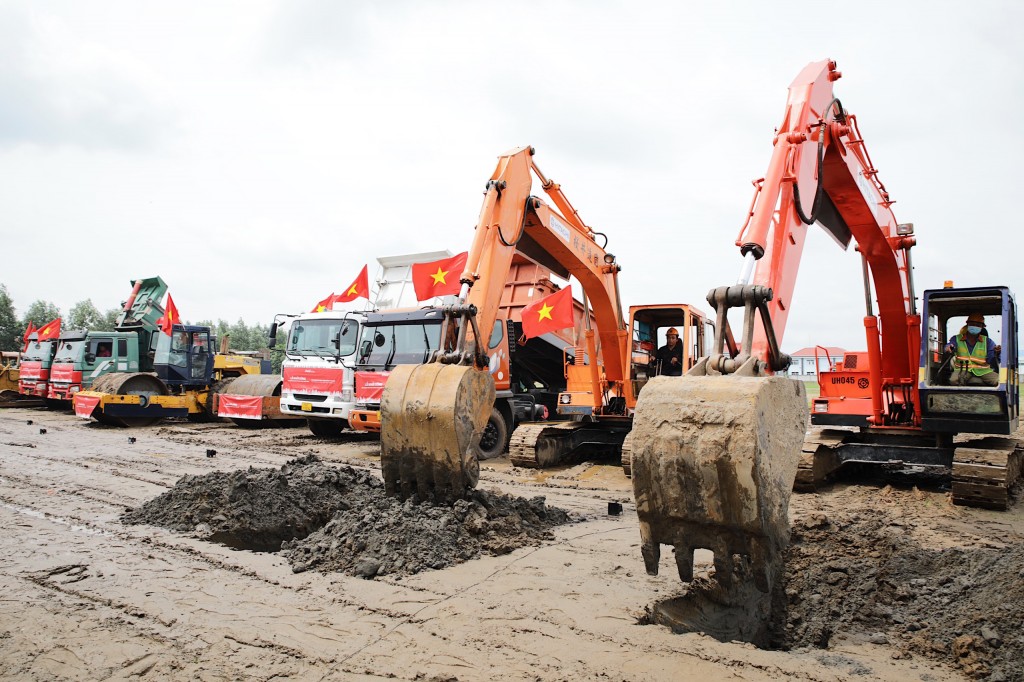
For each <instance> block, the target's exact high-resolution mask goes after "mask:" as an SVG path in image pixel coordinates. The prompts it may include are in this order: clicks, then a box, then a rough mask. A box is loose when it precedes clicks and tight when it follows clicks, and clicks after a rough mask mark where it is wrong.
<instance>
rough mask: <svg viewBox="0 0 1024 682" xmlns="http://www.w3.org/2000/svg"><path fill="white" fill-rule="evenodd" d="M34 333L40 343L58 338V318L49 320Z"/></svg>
mask: <svg viewBox="0 0 1024 682" xmlns="http://www.w3.org/2000/svg"><path fill="white" fill-rule="evenodd" d="M36 331H37V332H38V333H39V337H38V338H39V340H40V341H46V340H47V339H56V338H60V318H59V317H58V318H57V319H55V320H50V321H49V322H47V323H46V324H44V325H43V326H42V327H40V328H39V329H37V330H36Z"/></svg>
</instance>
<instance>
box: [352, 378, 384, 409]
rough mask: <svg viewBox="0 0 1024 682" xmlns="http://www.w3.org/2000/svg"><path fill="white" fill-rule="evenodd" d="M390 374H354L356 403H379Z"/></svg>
mask: <svg viewBox="0 0 1024 682" xmlns="http://www.w3.org/2000/svg"><path fill="white" fill-rule="evenodd" d="M390 374H391V372H356V401H357V402H360V403H379V402H380V397H381V395H383V394H384V384H386V383H387V382H388V375H390Z"/></svg>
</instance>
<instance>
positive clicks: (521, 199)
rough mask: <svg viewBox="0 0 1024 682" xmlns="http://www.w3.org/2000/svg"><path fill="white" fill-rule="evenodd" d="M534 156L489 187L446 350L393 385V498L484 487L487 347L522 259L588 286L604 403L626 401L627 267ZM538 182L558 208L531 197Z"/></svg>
mask: <svg viewBox="0 0 1024 682" xmlns="http://www.w3.org/2000/svg"><path fill="white" fill-rule="evenodd" d="M533 155H534V150H533V148H531V147H521V148H518V149H514V150H512V151H510V152H508V153H506V154H504V155H502V156H501V157H500V158H499V160H498V165H497V168H496V169H495V171H494V173H493V174H492V175H491V178H490V179H489V180H488V181H487V184H486V187H485V190H484V201H483V206H482V208H481V210H480V216H479V219H478V221H477V225H476V230H475V232H474V235H473V242H472V245H471V246H470V249H469V252H468V257H467V259H466V269H465V271H464V272H463V273H462V275H461V277H460V281H461V284H462V286H461V290H460V293H459V298H458V301H457V302H456V303H455V304H454V305H450V306H446V307H445V309H444V314H445V320H444V323H443V326H442V332H441V338H442V339H444V340H445V345H444V347H443V348H442V349H441V350H439V351H438V352H437V353H435V354H434V357H433V358H432V359H431V362H429V363H426V364H423V365H404V366H403V365H400V366H398V367H396V368H395V370H394V371H393V372H392V373H391V375H390V376H389V377H388V382H387V384H386V385H385V388H384V393H383V395H382V397H381V469H382V472H383V475H384V485H385V488H386V490H387V492H388V493H389V494H393V495H398V496H400V497H402V498H407V497H411V496H413V495H414V494H415V495H418V496H419V498H420V499H421V500H435V501H445V500H449V499H452V498H458V497H461V496H463V495H464V494H465V491H466V490H467V489H468V488H472V487H474V486H475V485H476V483H477V479H478V474H479V464H478V458H477V448H478V444H479V440H480V435H481V432H482V430H483V427H484V425H485V424H486V422H487V418H488V416H489V414H490V412H491V406H492V405H493V403H494V382H493V379H492V378H491V376H490V374H489V372H488V371H487V367H488V358H487V355H486V351H487V343H486V342H487V339H488V337H489V336H490V333H491V330H492V328H493V327H494V323H495V320H496V319H497V316H498V312H499V309H500V305H501V296H502V292H503V290H504V288H505V282H506V279H507V276H508V273H509V270H510V268H511V267H512V259H513V256H514V255H515V254H516V253H517V252H518V253H520V254H522V255H523V256H525V257H526V258H528V259H530V260H533V261H534V262H536V263H538V264H540V265H542V266H544V267H547V268H549V269H550V270H551V271H552V272H554V273H555V274H557V275H559V276H561V277H563V278H566V279H568V277H569V276H570V275H571V276H573V277H575V278H576V279H577V280H578V281H579V282H580V284H581V285H582V287H583V292H584V297H585V298H584V309H585V310H587V311H588V312H587V314H585V315H584V318H585V325H586V329H585V334H584V335H585V344H586V347H585V350H586V355H587V356H588V357H589V358H590V366H591V370H590V371H591V379H592V382H593V388H594V390H593V394H594V396H595V401H600V400H601V399H602V397H603V396H618V395H621V394H622V390H623V382H624V381H625V379H626V370H625V364H624V362H625V352H624V350H623V349H624V347H625V344H626V340H627V338H626V337H627V333H626V329H625V325H624V322H623V317H622V305H621V301H620V298H619V289H618V272H619V269H620V267H619V265H618V264H617V263H616V262H615V258H614V256H612V255H611V254H609V253H608V252H607V251H605V249H604V246H605V244H599V243H598V237H599V236H603V235H600V234H599V233H596V232H594V231H593V230H591V229H590V228H589V227H587V225H586V224H585V223H584V222H583V221H582V219H581V218H580V216H579V213H578V212H577V211H576V209H575V208H574V207H573V206H572V204H571V203H570V202H569V200H568V199H567V198H566V197H565V195H564V194H563V193H562V191H561V188H560V187H559V185H557V184H556V183H554V182H552V181H551V180H549V179H548V178H547V177H545V176H544V174H543V173H542V172H541V171H540V169H539V168H538V167H537V165H536V163H535V162H534V159H533ZM534 177H536V178H537V179H539V180H540V184H541V187H542V188H543V189H544V191H545V193H546V194H547V196H548V197H549V198H550V199H551V201H552V203H553V204H554V206H555V207H554V208H552V207H551V206H549V205H547V204H546V203H544V202H543V201H541V200H540V199H539V198H537V197H535V196H533V195H532V194H531V189H532V186H533V179H534ZM591 317H592V318H593V319H591ZM595 328H596V331H595ZM595 407H600V405H595Z"/></svg>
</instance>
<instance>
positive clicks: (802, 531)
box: [0, 408, 1024, 681]
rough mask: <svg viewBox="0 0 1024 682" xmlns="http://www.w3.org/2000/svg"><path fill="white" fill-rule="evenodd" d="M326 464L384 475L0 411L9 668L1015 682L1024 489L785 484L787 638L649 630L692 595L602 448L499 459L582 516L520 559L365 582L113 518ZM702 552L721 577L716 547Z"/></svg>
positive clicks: (507, 478) (260, 439)
mask: <svg viewBox="0 0 1024 682" xmlns="http://www.w3.org/2000/svg"><path fill="white" fill-rule="evenodd" d="M44 431H45V432H44ZM132 439H134V442H132ZM311 454H313V455H316V457H317V458H318V459H319V461H320V462H321V463H323V464H324V465H327V466H330V467H334V466H337V467H341V468H344V467H345V466H350V467H352V468H353V469H355V470H356V477H357V478H358V477H360V476H362V478H364V479H365V478H368V477H366V476H363V473H364V472H369V473H371V474H373V475H376V474H377V472H379V468H380V461H379V447H378V441H377V440H375V439H374V437H372V436H367V435H362V434H351V435H343V436H342V437H341V438H338V439H335V440H324V439H319V438H315V437H313V436H312V435H310V434H309V432H308V431H307V430H306V429H305V428H291V429H261V430H247V429H240V428H238V427H235V426H233V425H231V424H220V423H217V424H193V423H189V422H178V423H165V424H162V425H158V426H152V427H148V428H142V429H133V430H126V429H117V428H109V427H105V426H101V425H99V424H96V423H90V422H84V421H82V420H80V419H78V418H76V417H74V416H73V415H71V414H67V413H59V412H49V411H46V410H44V409H26V408H16V409H7V410H3V411H2V412H0V523H2V526H3V528H4V532H3V533H2V534H0V594H2V596H0V678H2V679H5V680H7V679H10V680H21V679H24V680H53V679H147V680H169V679H203V680H221V679H224V680H249V679H253V680H269V679H279V678H289V679H303V680H305V679H312V680H317V679H327V680H332V679H338V680H372V679H379V678H389V679H404V680H437V681H441V680H463V681H465V680H496V679H500V680H598V679H606V680H645V681H649V680H712V679H737V680H788V679H802V680H845V679H856V680H863V679H879V680H950V679H965V678H985V679H993V680H999V679H1003V680H1013V679H1022V677H1024V662H1022V658H1024V655H1022V652H1024V640H1022V637H1024V622H1022V620H1024V587H1022V585H1024V552H1022V547H1024V501H1019V500H1018V501H1017V503H1016V504H1015V506H1014V507H1013V508H1012V509H1011V510H1010V511H1009V512H994V511H984V510H975V509H965V508H960V507H954V506H952V505H951V504H950V503H949V499H948V495H947V493H946V492H944V491H943V490H942V489H941V487H928V486H918V487H915V486H913V485H903V484H894V485H885V484H883V483H879V482H872V483H864V484H860V485H852V484H849V483H840V484H836V485H834V486H832V487H831V488H829V489H828V490H825V491H822V492H819V493H817V494H809V495H797V496H794V498H793V502H792V504H791V509H790V518H791V521H792V524H793V527H794V546H793V551H792V554H791V557H790V560H789V570H788V573H787V584H786V587H785V590H786V591H785V595H784V596H783V597H782V603H780V607H779V613H780V615H779V616H778V619H779V620H778V622H776V623H775V626H776V640H777V641H776V643H777V645H778V647H777V648H776V649H774V650H766V649H758V648H756V647H754V646H753V645H751V644H746V643H739V642H721V641H718V640H716V639H714V638H712V637H709V636H707V635H702V634H693V633H691V634H675V633H673V632H672V631H671V630H670V629H669V628H666V627H664V626H661V625H649V624H645V623H647V622H649V620H651V619H650V614H651V613H652V611H653V610H654V609H655V607H656V605H657V604H659V603H660V602H663V601H665V600H671V599H672V598H674V597H676V596H678V595H679V594H680V593H681V592H682V591H683V585H682V583H680V582H679V580H678V577H677V575H676V571H675V566H674V561H673V558H672V553H671V552H669V551H666V552H665V553H664V554H663V557H662V565H661V573H660V575H659V576H656V577H651V576H648V575H647V574H646V573H645V571H644V567H643V562H642V559H641V556H640V551H639V533H638V531H637V520H636V513H635V509H634V505H633V498H632V492H631V484H630V482H629V480H628V479H627V478H626V477H625V476H624V475H623V473H622V471H621V469H620V468H619V467H618V466H615V465H614V463H610V462H609V463H604V464H590V463H584V464H579V465H575V466H570V467H563V468H561V469H558V470H548V471H532V470H524V469H515V468H513V467H511V466H510V464H509V463H508V461H507V459H498V460H492V461H488V462H485V463H483V467H482V469H483V470H482V473H481V483H480V487H481V488H482V489H485V490H488V491H495V492H500V493H505V494H508V495H512V496H515V497H521V498H536V497H537V496H544V497H545V498H546V504H547V505H548V506H549V507H557V508H560V509H564V510H566V511H567V512H569V514H570V516H571V518H572V521H571V522H570V523H565V524H562V525H557V526H555V527H554V528H552V529H551V531H550V533H551V535H550V536H548V537H549V539H541V540H538V541H534V542H532V543H530V544H526V545H525V546H521V547H519V548H518V549H513V550H511V551H505V550H502V551H500V552H498V553H488V552H484V553H483V555H482V556H481V557H480V558H476V559H471V560H468V561H462V562H461V563H455V564H453V565H448V566H447V567H444V568H441V569H436V570H435V569H431V568H427V569H425V570H418V572H413V573H407V574H403V573H402V572H401V571H396V572H391V573H385V574H383V575H380V574H378V575H377V576H376V577H375V578H372V579H366V578H363V577H359V575H356V574H354V573H353V571H352V570H345V571H340V570H336V571H331V572H321V571H320V570H317V569H316V568H315V567H313V568H310V569H309V570H302V571H301V572H295V571H294V570H293V564H291V563H289V561H288V559H287V558H286V556H285V554H286V552H281V551H279V552H254V551H248V550H239V549H233V548H231V547H228V546H225V545H223V544H218V543H216V542H212V541H211V540H210V538H209V530H208V529H207V532H206V533H205V534H204V533H203V532H201V529H195V530H194V531H192V532H190V531H184V532H183V531H180V530H179V531H175V530H171V529H169V528H166V527H160V526H154V525H147V524H132V525H129V524H126V523H124V522H122V520H121V517H122V515H123V514H125V512H126V511H127V510H130V509H138V508H139V507H140V506H141V505H143V504H144V503H146V502H148V501H151V500H153V499H154V498H157V497H158V496H160V495H161V494H164V493H167V492H168V491H170V490H172V489H174V487H175V485H176V483H177V482H178V481H179V480H180V479H181V478H182V477H183V476H185V475H192V476H201V475H204V474H210V473H211V472H214V471H221V472H231V471H237V470H245V469H248V468H249V467H254V468H256V469H274V468H276V469H280V468H281V467H282V466H283V465H285V464H286V463H288V462H289V461H292V460H296V459H298V458H303V457H307V456H308V455H311ZM346 471H348V470H347V469H346ZM347 475H349V476H351V472H350V473H349V474H347ZM192 480H195V479H192ZM346 480H348V479H346ZM609 503H620V504H621V505H622V512H621V514H618V515H614V514H609ZM367 513H370V512H367ZM322 544H323V543H322ZM327 544H330V543H329V542H327ZM330 549H332V551H334V552H335V556H336V555H337V552H338V551H339V547H338V546H334V547H332V548H330ZM342 549H343V548H342ZM701 557H702V558H701ZM699 559H700V560H702V561H703V562H704V563H703V572H704V573H705V574H707V573H708V572H709V571H710V570H711V568H710V555H707V556H702V555H700V553H699ZM356 572H358V571H356ZM371 573H372V571H371ZM783 603H784V604H783Z"/></svg>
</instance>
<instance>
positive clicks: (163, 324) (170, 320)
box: [156, 292, 181, 336]
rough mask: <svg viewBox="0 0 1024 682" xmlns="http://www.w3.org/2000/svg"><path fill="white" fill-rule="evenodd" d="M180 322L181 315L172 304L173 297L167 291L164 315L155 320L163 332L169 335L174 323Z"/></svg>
mask: <svg viewBox="0 0 1024 682" xmlns="http://www.w3.org/2000/svg"><path fill="white" fill-rule="evenodd" d="M180 322H181V317H180V316H179V315H178V306H176V305H174V299H173V298H171V294H170V292H168V294H167V307H166V308H165V309H164V316H163V317H161V318H160V319H159V320H157V322H156V324H157V326H158V327H160V329H161V331H163V333H164V334H167V336H170V335H171V330H172V329H174V325H176V324H178V323H180Z"/></svg>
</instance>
